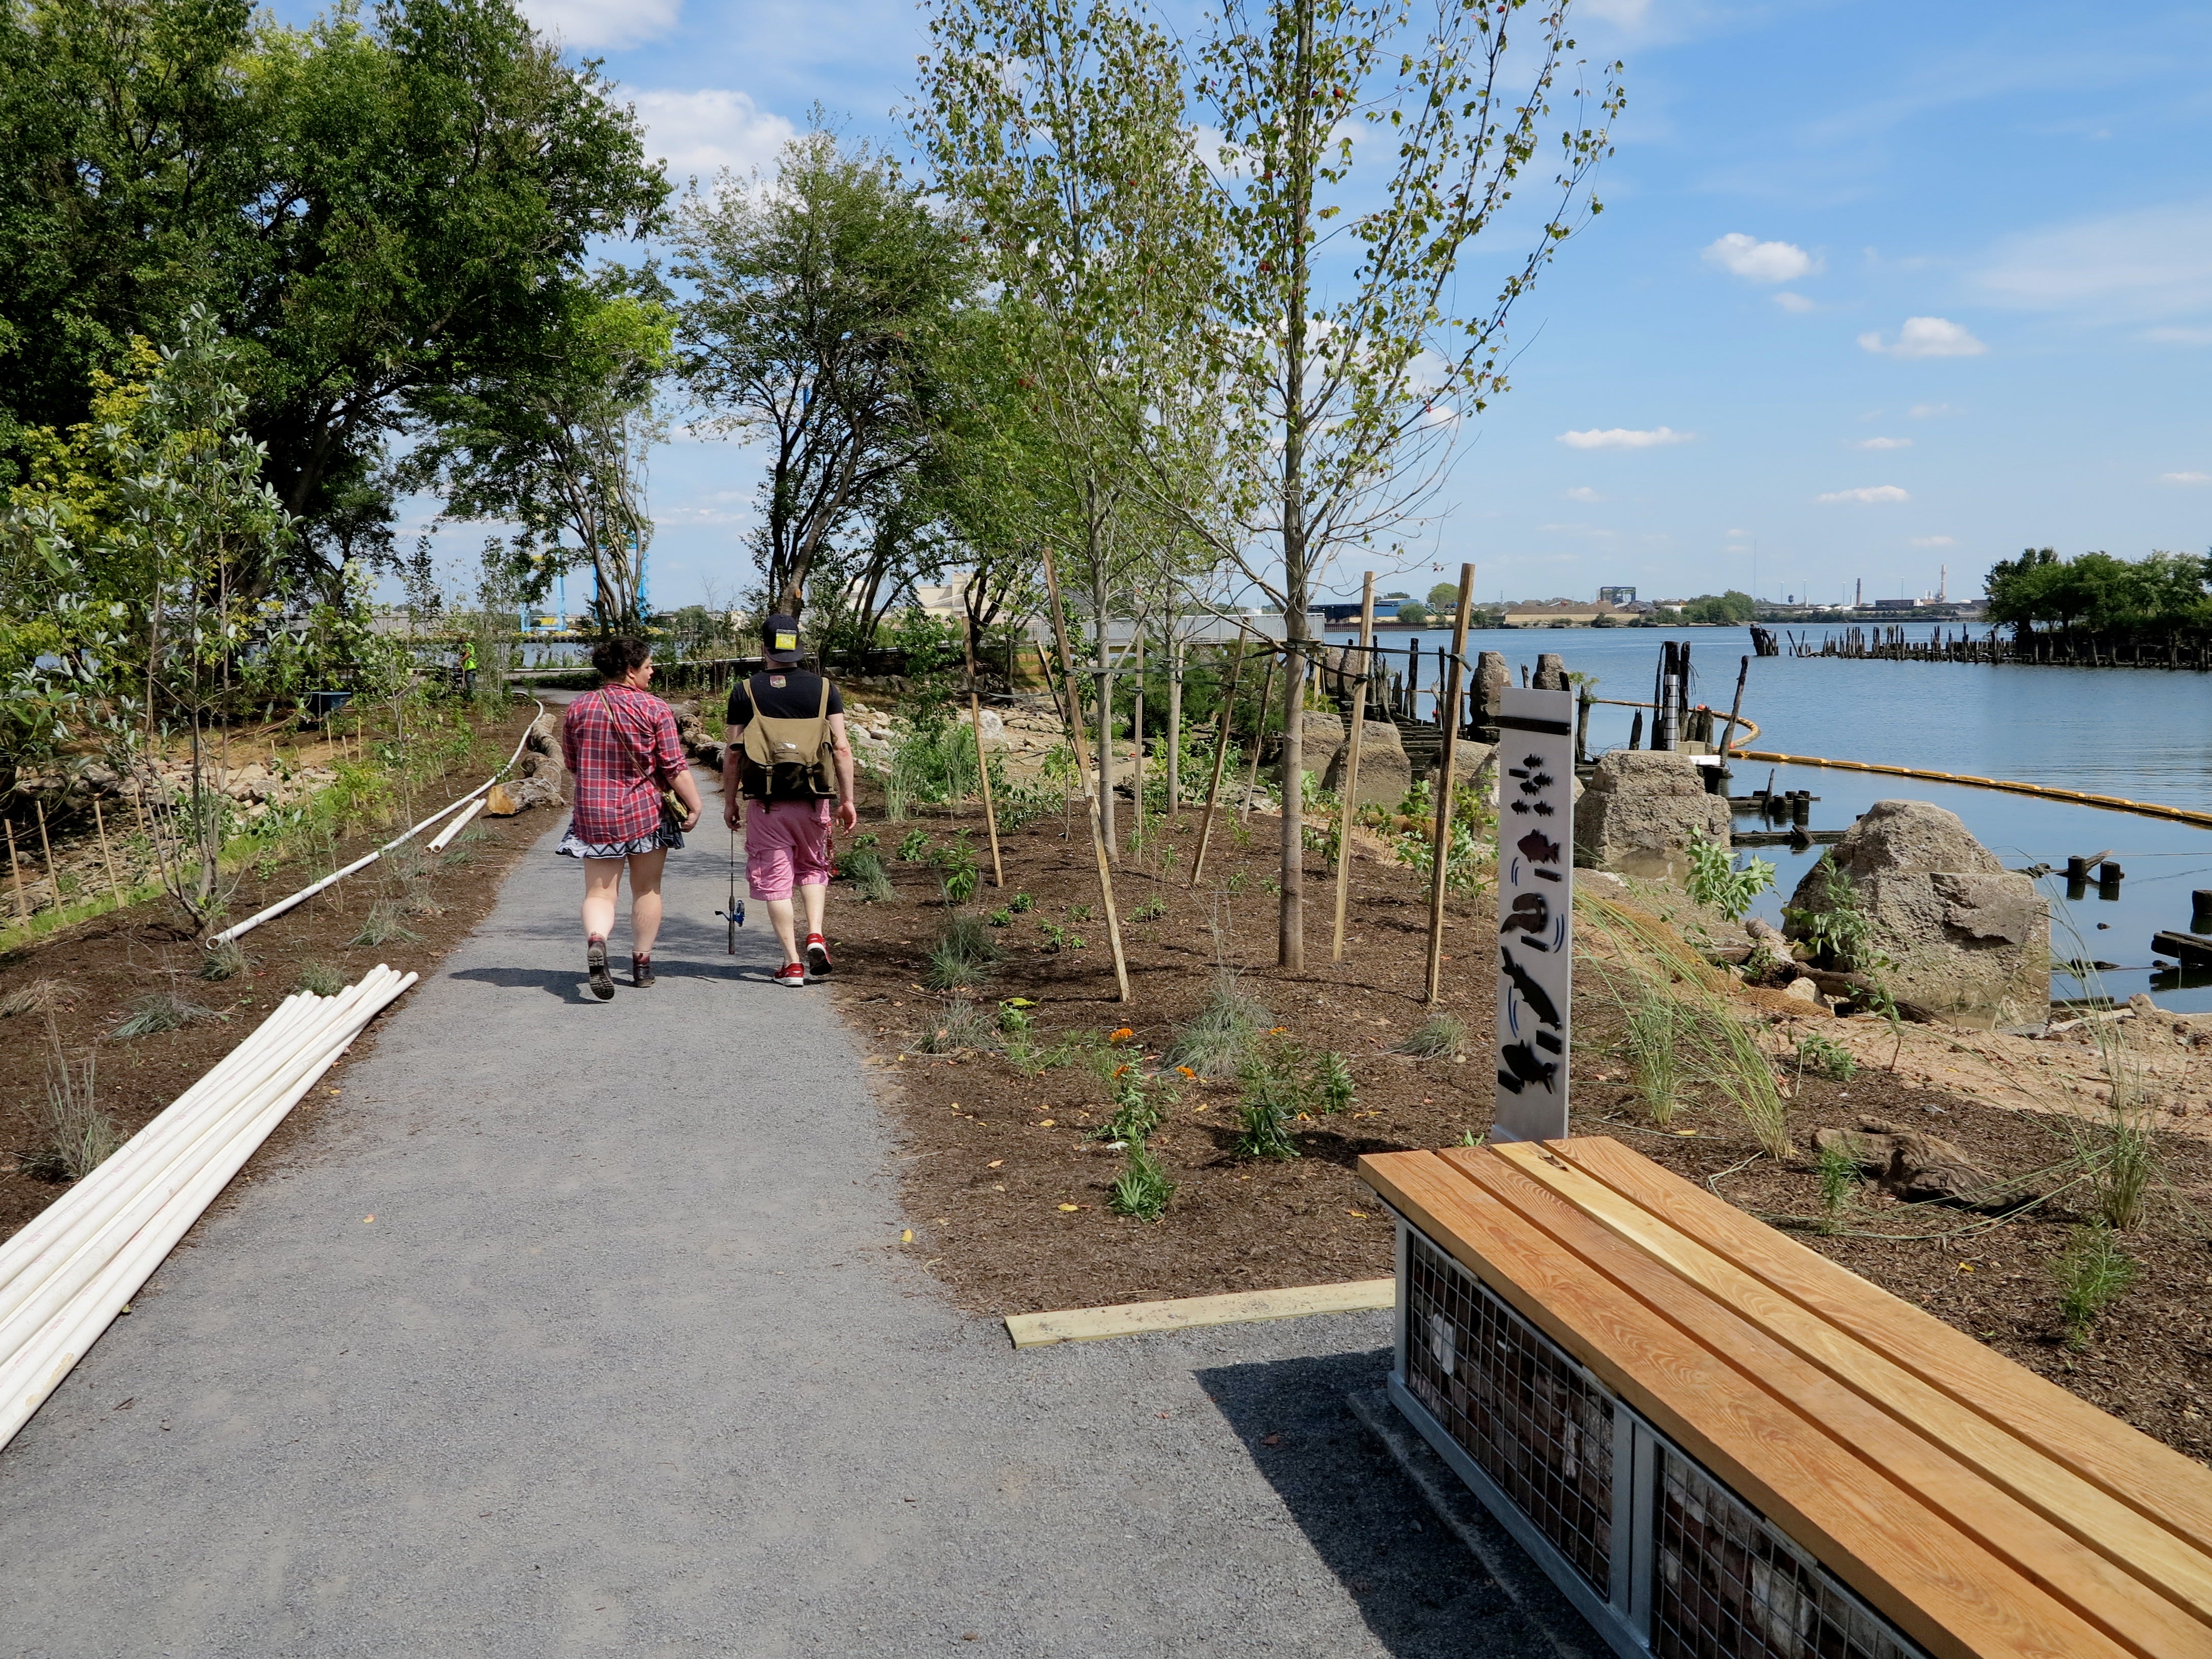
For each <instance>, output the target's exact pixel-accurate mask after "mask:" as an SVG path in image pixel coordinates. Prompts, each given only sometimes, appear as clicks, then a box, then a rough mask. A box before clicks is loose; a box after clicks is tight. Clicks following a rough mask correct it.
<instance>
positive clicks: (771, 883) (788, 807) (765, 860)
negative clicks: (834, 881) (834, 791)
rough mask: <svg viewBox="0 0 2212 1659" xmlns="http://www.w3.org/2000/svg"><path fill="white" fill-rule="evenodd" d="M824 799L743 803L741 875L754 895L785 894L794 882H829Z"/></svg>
mask: <svg viewBox="0 0 2212 1659" xmlns="http://www.w3.org/2000/svg"><path fill="white" fill-rule="evenodd" d="M830 874H831V871H830V867H829V802H828V801H826V800H776V801H765V800H749V801H747V802H746V803H745V880H746V881H747V882H748V883H749V884H750V885H751V887H752V890H753V896H754V897H755V898H757V899H787V898H789V897H790V896H791V890H792V888H793V886H794V885H797V886H799V887H826V886H828V885H829V877H830Z"/></svg>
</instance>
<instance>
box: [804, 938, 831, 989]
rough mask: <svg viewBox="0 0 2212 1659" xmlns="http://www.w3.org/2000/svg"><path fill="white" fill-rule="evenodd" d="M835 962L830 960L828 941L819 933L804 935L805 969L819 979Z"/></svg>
mask: <svg viewBox="0 0 2212 1659" xmlns="http://www.w3.org/2000/svg"><path fill="white" fill-rule="evenodd" d="M836 965H837V964H836V963H834V962H832V961H830V960H829V940H828V939H824V938H823V937H822V935H821V934H819V933H809V934H808V935H807V936H806V971H807V972H808V973H810V974H811V975H814V977H815V978H817V979H819V978H821V977H822V975H824V974H826V973H828V972H829V971H830V969H833V968H835V967H836Z"/></svg>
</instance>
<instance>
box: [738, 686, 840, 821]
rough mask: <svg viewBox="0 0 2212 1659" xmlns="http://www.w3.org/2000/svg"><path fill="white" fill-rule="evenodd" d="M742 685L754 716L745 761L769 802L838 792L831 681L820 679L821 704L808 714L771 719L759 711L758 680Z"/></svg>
mask: <svg viewBox="0 0 2212 1659" xmlns="http://www.w3.org/2000/svg"><path fill="white" fill-rule="evenodd" d="M764 678H767V677H766V676H765V675H762V674H756V675H754V676H753V677H752V678H751V679H750V680H748V681H747V682H746V683H745V689H746V690H748V691H750V693H751V694H752V700H753V717H752V719H751V720H750V721H748V722H747V723H746V726H745V761H746V763H747V764H748V765H749V766H750V767H752V768H753V769H756V770H757V771H758V772H759V773H760V775H762V777H763V778H764V779H766V780H767V787H765V788H764V789H763V792H762V793H763V798H764V799H769V800H823V799H828V798H829V797H830V796H832V795H835V794H836V793H837V774H836V768H835V757H836V752H837V745H836V740H835V739H834V738H831V736H830V734H829V676H827V675H826V674H825V675H824V676H823V678H822V706H821V707H820V708H817V709H816V710H815V711H814V713H813V714H812V715H811V716H808V717H800V718H795V719H793V718H773V717H771V716H769V715H767V714H762V713H761V684H760V683H761V681H762V680H763V679H764Z"/></svg>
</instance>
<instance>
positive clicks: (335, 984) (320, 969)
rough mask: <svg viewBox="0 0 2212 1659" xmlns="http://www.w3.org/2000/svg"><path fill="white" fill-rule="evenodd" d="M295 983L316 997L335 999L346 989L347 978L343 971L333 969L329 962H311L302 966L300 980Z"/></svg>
mask: <svg viewBox="0 0 2212 1659" xmlns="http://www.w3.org/2000/svg"><path fill="white" fill-rule="evenodd" d="M295 983H296V984H297V985H298V987H299V988H300V989H301V990H302V991H307V992H309V993H311V994H313V995H315V996H319V997H334V996H336V995H337V994H338V993H339V992H341V991H343V990H344V989H345V987H346V976H345V974H344V972H343V969H337V968H333V967H332V966H331V964H330V963H327V962H316V961H312V960H311V961H307V962H303V963H301V964H300V974H299V978H298V979H297V981H295Z"/></svg>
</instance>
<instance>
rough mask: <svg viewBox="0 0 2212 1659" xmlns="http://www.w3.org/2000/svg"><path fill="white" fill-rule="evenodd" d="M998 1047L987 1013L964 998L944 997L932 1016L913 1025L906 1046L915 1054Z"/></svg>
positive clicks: (997, 1037) (952, 1052)
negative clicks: (943, 1001)
mask: <svg viewBox="0 0 2212 1659" xmlns="http://www.w3.org/2000/svg"><path fill="white" fill-rule="evenodd" d="M999 1046H1000V1043H999V1033H998V1030H997V1029H996V1027H995V1026H994V1024H993V1023H992V1020H991V1016H990V1015H989V1014H988V1013H987V1012H985V1011H984V1010H982V1009H981V1008H979V1007H977V1006H975V1004H974V1003H973V1002H971V1001H969V1000H968V999H967V998H966V997H952V998H950V999H948V1000H946V1001H945V1004H944V1006H942V1007H940V1008H939V1010H938V1012H937V1013H936V1015H935V1016H934V1017H933V1018H931V1019H929V1020H927V1021H926V1022H924V1023H923V1024H921V1025H918V1026H916V1027H915V1030H914V1033H913V1036H912V1037H911V1038H910V1040H909V1041H908V1043H907V1047H908V1049H910V1050H911V1051H912V1052H914V1053H915V1054H956V1053H957V1052H958V1051H959V1050H961V1049H963V1048H975V1049H984V1050H989V1049H994V1048H998V1047H999Z"/></svg>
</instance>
